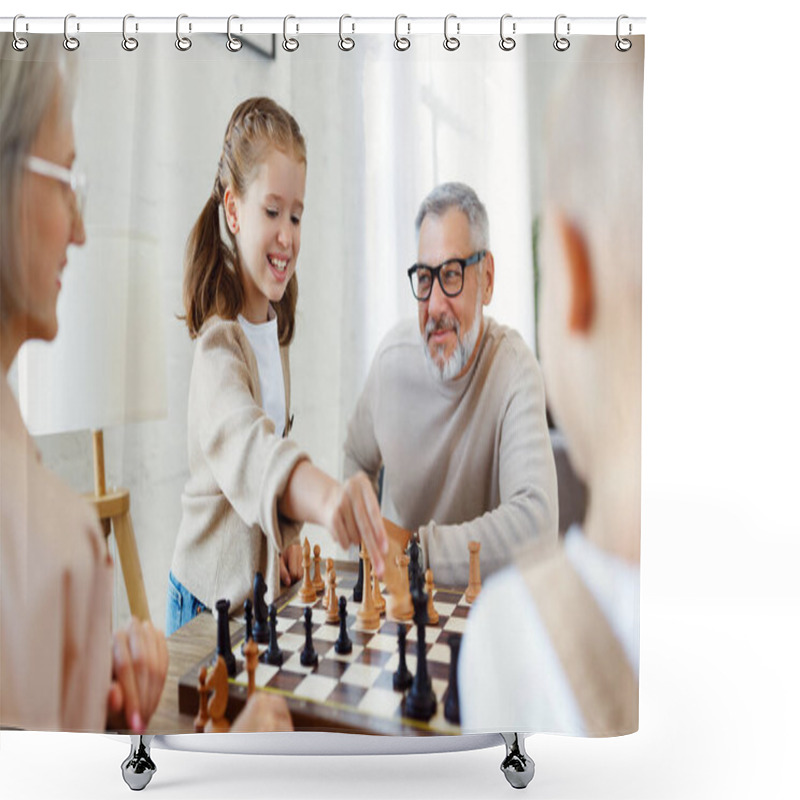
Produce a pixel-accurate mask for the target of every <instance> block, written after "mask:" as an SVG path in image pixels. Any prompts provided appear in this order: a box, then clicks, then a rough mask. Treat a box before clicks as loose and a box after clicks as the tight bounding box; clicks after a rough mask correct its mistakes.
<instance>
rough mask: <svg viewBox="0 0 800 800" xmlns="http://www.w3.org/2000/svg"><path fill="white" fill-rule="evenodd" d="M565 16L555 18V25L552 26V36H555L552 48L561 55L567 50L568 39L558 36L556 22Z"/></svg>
mask: <svg viewBox="0 0 800 800" xmlns="http://www.w3.org/2000/svg"><path fill="white" fill-rule="evenodd" d="M566 18H567V15H566V14H559V15H558V16H557V17H556V21H555V24H554V25H553V36H555V41H554V42H553V47H555V49H556V50H558V52H559V53H563V52H564V51H565V50H569V39H567V38H566V37H565V36H559V35H558V21H559V20H560V19H566ZM567 36H569V22H568V23H567Z"/></svg>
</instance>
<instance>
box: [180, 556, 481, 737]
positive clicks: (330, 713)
mask: <svg viewBox="0 0 800 800" xmlns="http://www.w3.org/2000/svg"><path fill="white" fill-rule="evenodd" d="M335 569H336V573H337V576H338V578H339V580H338V583H337V594H338V595H339V596H344V597H345V598H346V599H347V630H348V633H349V635H350V639H351V640H352V643H353V650H352V652H351V653H350V654H348V655H339V654H337V653H336V651H335V649H334V643H335V641H336V639H337V637H338V635H339V625H338V624H333V623H327V622H326V621H325V616H326V611H325V609H324V608H323V607H322V596H321V595H320V596H318V597H317V600H316V601H315V602H313V603H303V602H301V601H300V599H299V590H300V584H299V583H298V584H296V585H295V586H293V587H292V588H291V589H289V590H288V592H287V593H285V594H283V595H282V596H281V597H280V598H279V599H278V601H277V603H276V607H277V630H278V645H279V647H280V648H281V650H283V652H284V661H283V664H282V666H280V667H276V666H270V665H268V664H263V663H260V662H259V664H258V666H257V667H256V672H255V684H256V687H257V689H258V690H259V691H265V692H272V693H275V694H278V695H281V696H283V697H285V698H286V700H287V702H288V705H289V709H290V711H291V714H292V720H293V723H294V726H295V729H296V730H307V731H310V730H315V731H330V732H342V733H369V734H385V735H398V734H417V735H426V734H452V735H455V734H459V733H461V729H460V727H459V726H458V725H454V724H452V723H451V722H448V721H447V720H446V719H445V716H444V695H445V692H446V691H447V689H448V685H449V675H450V647H449V645H448V638H449V637H450V635H451V634H453V633H455V634H461V633H463V631H464V625H465V622H466V619H467V614H468V611H469V608H470V605H469V603H467V601H466V600H465V598H464V591H462V590H457V589H443V588H436V589H435V590H434V593H433V594H434V597H433V602H434V606H435V608H436V611H437V612H438V614H439V620H438V622H437V624H435V625H430V624H429V625H427V626H426V627H425V645H426V653H427V665H428V675H429V676H430V679H431V684H432V689H433V692H434V694H435V695H436V701H437V702H436V711H435V713H434V715H433V717H432V718H431V719H430V720H428V721H427V722H422V721H419V720H415V719H411V718H409V717H407V716H405V715H404V714H403V700H404V697H405V694H407V692H397V691H395V690H394V689H393V688H392V676H393V674H394V672H395V670H396V669H397V667H398V662H399V651H398V636H397V630H398V625H399V624H405V627H406V631H407V633H406V663H407V666H408V669H409V670H410V671H411V673H412V674H414V673H415V672H416V661H417V659H416V651H417V628H416V626H415V625H414V624H413V623H397V622H394V621H391V620H386V619H385V616H384V617H382V618H381V625H380V628H379V629H378V630H377V631H374V632H372V631H365V630H363V629H361V628H360V626H359V624H358V623H357V621H356V613H357V611H358V608H359V604H358V603H356V602H355V601H354V600H353V586H354V585H355V583H356V572H357V568H356V565H354V564H349V563H345V562H336V564H335ZM384 596H386V591H385V590H384ZM307 606H310V607H311V622H312V640H313V644H314V649H315V650H316V652H317V654H318V656H319V663H318V664H317V666H315V667H304V666H303V665H302V664H301V663H300V653H301V651H302V649H303V647H304V645H305V627H304V619H303V617H304V612H305V608H306V607H307ZM236 625H237V623H232V624H231V644H232V648H233V652H234V655H235V657H236V673H237V674H236V677H235V678H229V679H228V690H229V700H228V707H227V711H226V717H227V718H228V719H229V720H231V721H233V720H234V719H235V718H236V715H237V714H238V713H239V712H240V711H241V709H242V708H243V706H244V703H245V701H246V699H247V670H246V668H245V663H244V656H243V654H242V651H241V650H242V643H243V640H244V635H245V626H244V625H238V628H237V627H235V626H236ZM258 648H259V655H260V654H261V653H262V652H264V651H265V650H266V649H267V646H266V645H261V644H259V645H258ZM215 661H216V650H214V651H211V652H210V653H209V654H208V655H207V656H206V657H205V658H204V659H202V660H201V661H199V662H197V664H195V665H194V666H192V668H191V669H189V670H187V672H186V673H185V674H184V675H183V676H182V677H181V679H180V682H179V686H178V693H179V697H178V701H179V708H180V711H181V713H183V714H192V715H193V714H196V713H197V710H198V705H199V695H198V685H197V677H198V673H199V671H200V669H201V668H202V667H203V666H205V667H207V668H208V669H209V670H210V669H211V667H212V666H213V665H214V663H215Z"/></svg>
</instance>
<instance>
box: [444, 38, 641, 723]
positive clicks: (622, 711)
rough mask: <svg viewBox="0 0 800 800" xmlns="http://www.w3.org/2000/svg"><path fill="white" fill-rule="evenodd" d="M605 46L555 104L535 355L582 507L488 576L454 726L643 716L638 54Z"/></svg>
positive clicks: (468, 637)
mask: <svg viewBox="0 0 800 800" xmlns="http://www.w3.org/2000/svg"><path fill="white" fill-rule="evenodd" d="M596 47H601V48H603V50H601V51H597V50H596V49H595V48H596ZM605 48H608V43H607V41H605V40H603V41H599V42H598V43H597V45H594V44H593V45H591V46H590V47H589V52H588V53H586V55H585V56H584V58H583V59H582V60H581V62H579V63H576V67H575V69H574V72H573V73H572V75H571V78H570V80H569V81H568V83H567V85H566V86H564V87H563V89H562V91H561V92H560V93H559V94H558V103H557V105H556V106H555V107H554V108H553V109H551V115H550V118H549V123H550V125H549V134H548V143H547V165H548V175H547V181H546V188H545V208H544V212H545V216H544V221H543V235H542V282H541V298H542V303H541V307H542V312H541V318H540V321H539V332H540V344H541V351H542V368H543V370H544V375H545V382H546V386H547V392H548V399H549V403H550V408H551V411H552V413H553V415H554V417H555V419H556V422H557V424H558V426H559V427H560V428H561V429H562V430H563V432H564V434H565V436H566V438H567V443H568V448H569V453H570V457H571V460H572V463H573V465H574V467H575V469H576V471H577V472H578V473H579V474H580V476H581V477H582V478H583V479H584V481H585V482H586V485H587V486H588V489H589V492H588V494H589V503H588V509H587V513H586V517H585V521H584V523H583V526H582V528H581V527H578V526H573V528H571V529H570V530H569V531H568V532H567V535H566V537H565V540H564V542H563V546H561V545H558V546H553V547H548V548H542V547H538V548H535V549H534V550H532V551H531V552H529V553H528V554H526V557H525V558H524V559H522V560H521V561H520V562H519V563H518V564H517V565H515V566H514V567H511V568H509V569H507V570H505V571H503V572H502V573H500V574H498V575H497V576H495V579H494V580H492V581H488V582H487V583H486V585H485V586H484V590H483V593H482V595H481V596H480V597H479V599H478V601H477V603H476V605H475V607H474V608H473V610H472V612H471V614H470V617H469V619H468V621H467V628H466V631H465V634H464V641H463V643H462V647H461V658H460V661H459V687H460V696H461V712H462V725H463V728H464V730H465V731H477V730H483V729H491V730H506V731H526V732H528V731H551V732H560V733H573V734H588V735H594V736H603V735H615V734H622V733H630V732H632V731H635V730H637V728H638V698H639V687H638V673H639V542H640V509H641V340H642V325H641V312H642V283H641V280H642V267H641V230H642V223H641V206H642V173H641V165H642V64H641V62H640V61H635V60H633V59H629V60H628V61H627V62H626V61H625V60H624V58H623V59H620V58H613V56H614V55H615V54H614V51H613V49H612V50H611V54H612V58H608V53H606V52H605ZM609 62H613V63H609Z"/></svg>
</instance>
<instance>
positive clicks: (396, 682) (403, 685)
mask: <svg viewBox="0 0 800 800" xmlns="http://www.w3.org/2000/svg"><path fill="white" fill-rule="evenodd" d="M397 652H398V654H399V656H400V662H399V664H398V665H397V669H396V670H395V673H394V674H393V675H392V687H393V688H394V690H395V691H396V692H404V691H406V689H408V687H409V686H411V682H412V681H413V680H414V676H413V675H412V674H411V672H410V671H409V669H408V666H407V665H406V626H405V625H404V624H403V623H402V622H400V623H398V624H397Z"/></svg>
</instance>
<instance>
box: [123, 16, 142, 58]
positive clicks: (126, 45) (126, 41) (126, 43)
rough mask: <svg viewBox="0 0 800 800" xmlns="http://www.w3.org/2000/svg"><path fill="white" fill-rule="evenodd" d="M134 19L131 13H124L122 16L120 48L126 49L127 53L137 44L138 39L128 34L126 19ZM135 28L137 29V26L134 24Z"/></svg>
mask: <svg viewBox="0 0 800 800" xmlns="http://www.w3.org/2000/svg"><path fill="white" fill-rule="evenodd" d="M129 19H135V17H134V16H133V14H126V15H125V16H124V17H123V18H122V49H123V50H127V51H128V52H129V53H132V52H133V51H134V50H135V49H136V48H137V47H138V46H139V40H138V39H134V38H133V36H128V20H129ZM136 30H137V31H138V30H139V26H138V25H137V26H136Z"/></svg>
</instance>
